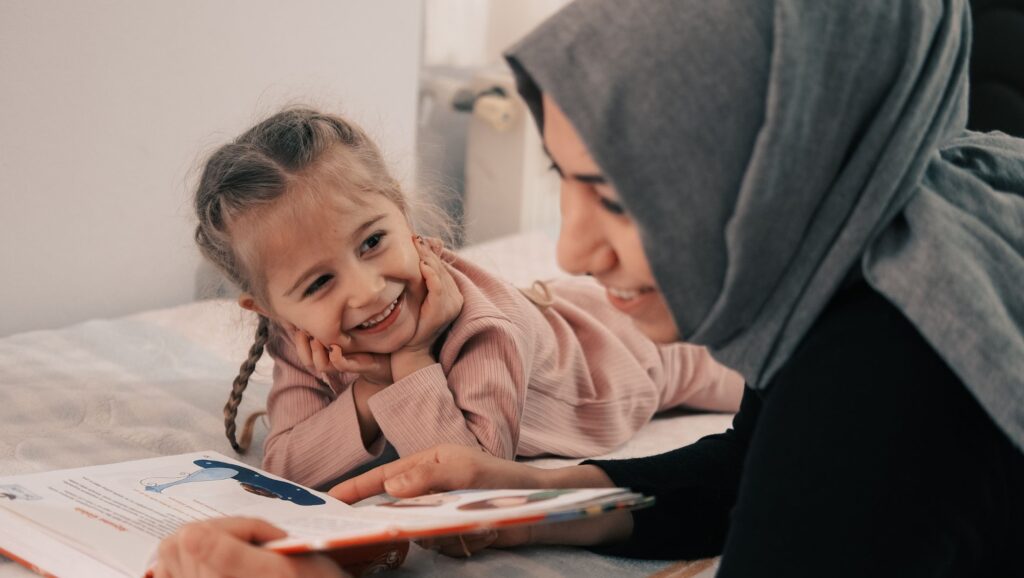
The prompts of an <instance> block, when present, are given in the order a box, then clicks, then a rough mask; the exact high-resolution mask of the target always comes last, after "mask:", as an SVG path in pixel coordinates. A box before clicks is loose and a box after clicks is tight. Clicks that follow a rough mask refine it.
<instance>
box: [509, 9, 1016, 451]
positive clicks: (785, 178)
mask: <svg viewBox="0 0 1024 578" xmlns="http://www.w3.org/2000/svg"><path fill="white" fill-rule="evenodd" d="M970 42H971V36H970V21H969V13H968V10H967V6H966V3H965V1H964V0H901V1H900V2H886V1H883V0H875V1H862V2H849V1H847V0H804V1H798V0H777V1H776V2H767V1H765V0H716V1H714V2H712V1H683V0H578V1H577V2H574V3H573V4H570V5H569V6H567V7H566V8H565V9H563V10H562V11H561V12H559V13H557V14H556V15H555V16H553V17H552V18H551V19H549V20H548V21H547V22H545V23H544V24H542V25H541V26H540V27H538V28H537V29H536V30H535V31H534V32H533V33H531V34H530V35H529V36H527V37H526V38H525V39H524V40H522V41H521V42H520V43H519V44H518V45H517V46H515V47H513V48H512V49H510V51H509V53H508V54H507V57H508V60H509V63H510V64H511V66H512V68H513V70H514V72H515V73H516V75H517V81H518V83H519V87H520V92H521V94H522V95H523V97H524V98H525V99H526V101H527V103H528V104H529V106H530V108H531V110H532V112H533V113H534V115H535V117H536V118H537V120H538V122H539V123H540V124H541V125H542V118H541V112H542V109H541V103H540V94H541V91H543V92H544V93H547V94H549V95H550V96H551V97H552V98H553V99H554V100H555V101H556V102H558V104H559V105H560V107H561V108H562V109H563V110H564V111H565V113H566V115H567V116H568V117H569V119H570V120H571V121H572V123H573V125H574V127H575V128H576V129H577V131H578V132H579V134H580V136H581V138H582V139H583V141H584V142H585V143H586V144H587V146H588V148H589V150H590V152H591V154H592V156H593V157H594V160H595V161H596V162H597V164H598V165H599V166H600V167H601V168H602V170H603V171H604V172H605V176H606V177H607V178H608V179H609V180H610V182H611V183H612V184H613V185H614V187H615V188H616V190H617V191H618V193H619V195H620V196H621V197H622V199H623V202H624V203H625V205H626V207H627V208H628V210H629V212H630V214H631V215H632V217H633V218H634V219H635V220H636V221H637V223H638V225H639V227H640V229H641V230H642V231H643V243H644V249H645V252H646V254H647V256H648V258H649V260H650V262H651V266H652V269H653V271H654V274H655V277H656V278H657V281H658V285H659V288H660V289H661V291H662V292H663V294H664V295H665V297H666V299H667V300H668V303H669V306H670V307H671V309H672V311H673V315H674V316H675V319H676V322H677V324H678V326H679V328H680V333H681V335H680V337H681V338H682V339H685V340H687V341H692V342H695V343H698V344H702V345H707V346H708V347H709V348H710V349H711V351H712V353H713V354H714V355H715V357H717V358H718V359H719V360H720V361H722V362H723V363H725V364H726V365H729V366H731V367H733V368H735V369H737V370H738V371H739V372H740V373H741V374H743V376H744V377H745V378H746V379H747V381H748V383H749V384H750V385H751V386H752V387H755V388H764V387H765V386H766V385H767V384H768V383H769V381H770V380H771V378H772V376H773V375H774V374H775V373H776V372H777V371H778V370H779V368H780V367H781V366H782V365H783V364H784V363H785V362H786V360H787V359H788V358H789V357H790V355H791V354H792V353H793V351H794V350H795V349H796V348H797V346H798V345H799V344H800V341H801V339H802V338H803V337H804V335H805V334H806V333H807V331H808V330H809V329H810V327H811V326H812V324H813V323H814V322H815V320H816V319H817V317H818V315H819V314H820V313H821V311H822V309H823V308H824V307H825V305H826V304H827V303H828V301H829V299H830V298H831V296H832V295H833V294H834V293H835V291H836V290H837V288H838V287H839V286H840V285H841V284H842V283H843V282H844V281H845V280H848V279H849V278H850V277H851V276H859V275H863V276H864V278H865V279H866V280H867V282H868V283H869V284H870V285H871V286H872V287H873V288H874V289H875V290H877V291H878V292H879V293H881V294H882V295H884V296H885V297H886V298H887V299H889V300H890V301H891V302H892V303H893V304H894V305H895V306H896V307H898V308H899V309H900V310H901V311H902V312H903V313H904V314H905V315H906V316H907V317H908V319H910V321H911V322H912V323H913V324H914V326H915V327H916V328H917V329H918V330H919V331H920V332H921V334H922V335H923V336H924V337H925V339H926V340H927V341H928V342H929V343H930V344H931V345H932V346H933V347H934V348H935V350H936V351H937V352H938V353H939V354H940V355H941V356H942V358H943V359H944V360H945V361H946V362H947V363H948V364H949V365H950V367H951V368H952V369H953V370H954V372H956V374H957V375H958V376H959V377H960V378H961V379H962V380H963V381H964V383H965V384H966V386H967V387H968V389H969V390H970V391H971V392H972V393H973V394H974V396H975V397H976V398H977V399H978V400H979V401H980V402H981V404H982V405H983V406H984V407H985V409H986V411H987V412H988V413H989V415H990V416H992V418H993V419H994V420H995V421H996V423H998V425H999V426H1000V427H1001V428H1002V429H1003V430H1004V431H1005V432H1006V433H1007V434H1008V436H1009V437H1010V438H1011V439H1012V440H1013V441H1014V442H1015V443H1016V444H1017V446H1018V447H1022V448H1024V290H1022V287H1024V196H1022V195H1024V142H1022V141H1021V140H1018V139H1014V138H1011V137H1008V136H1006V135H1002V134H998V133H990V134H985V135H982V134H978V133H971V132H968V131H967V130H966V129H965V121H966V111H967V106H966V105H967V102H966V99H967V64H968V55H969V48H970ZM1007 57H1008V58H1009V57H1011V56H1010V55H1007ZM863 361H864V363H867V364H870V363H871V360H870V359H865V360H863ZM823 377H826V376H823Z"/></svg>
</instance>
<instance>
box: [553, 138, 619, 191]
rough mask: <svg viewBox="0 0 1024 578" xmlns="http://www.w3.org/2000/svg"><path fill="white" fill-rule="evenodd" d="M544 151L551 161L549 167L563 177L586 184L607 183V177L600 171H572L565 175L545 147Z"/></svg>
mask: <svg viewBox="0 0 1024 578" xmlns="http://www.w3.org/2000/svg"><path fill="white" fill-rule="evenodd" d="M544 152H545V153H546V154H547V155H548V160H550V161H551V168H553V169H555V172H556V173H558V176H560V177H562V178H563V179H572V180H574V181H579V182H581V183H585V184H588V185H606V184H608V179H606V178H605V176H604V175H602V174H601V173H573V174H571V175H567V174H565V171H563V170H562V167H561V166H559V165H558V163H556V162H555V159H554V158H552V156H551V153H549V152H548V149H547V148H546V147H545V149H544Z"/></svg>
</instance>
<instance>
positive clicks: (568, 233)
mask: <svg viewBox="0 0 1024 578" xmlns="http://www.w3.org/2000/svg"><path fill="white" fill-rule="evenodd" d="M578 186H579V185H578V184H576V183H573V182H571V181H563V182H562V193H561V210H562V225H561V229H560V231H559V233H558V245H557V256H558V266H559V267H561V268H562V269H563V270H565V271H566V272H567V273H572V274H573V275H583V274H587V273H590V274H598V273H603V272H605V271H607V270H609V269H611V268H612V267H614V266H615V264H616V263H617V262H618V258H617V256H616V254H615V251H614V249H613V248H612V245H611V244H610V243H609V240H608V238H607V236H606V234H605V231H604V229H603V227H602V226H601V222H602V221H601V216H602V215H600V213H598V212H597V211H600V210H601V209H600V208H599V207H597V206H596V205H597V201H596V199H595V198H593V194H592V192H591V191H588V190H577V189H576V187H578Z"/></svg>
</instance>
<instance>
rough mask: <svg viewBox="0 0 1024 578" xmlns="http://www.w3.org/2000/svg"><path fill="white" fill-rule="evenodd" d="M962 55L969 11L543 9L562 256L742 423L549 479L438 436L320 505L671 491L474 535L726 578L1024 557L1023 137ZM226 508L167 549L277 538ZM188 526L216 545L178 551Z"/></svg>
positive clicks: (524, 85) (895, 6) (914, 571)
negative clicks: (692, 360)
mask: <svg viewBox="0 0 1024 578" xmlns="http://www.w3.org/2000/svg"><path fill="white" fill-rule="evenodd" d="M969 44H970V30H969V23H968V21H967V14H966V6H965V3H964V1H963V0H945V1H942V0H932V1H928V0H914V1H911V0H907V1H904V2H899V3H887V2H871V3H868V2H846V1H844V0H828V1H823V0H814V1H810V0H807V1H805V2H798V1H795V0H794V1H785V0H779V1H777V2H775V3H774V5H772V4H771V3H767V2H763V1H761V0H719V1H716V2H678V1H676V2H672V1H670V0H630V1H628V2H623V0H593V1H586V0H581V1H579V2H576V3H574V4H572V5H570V6H568V7H567V8H566V9H565V10H563V11H562V12H560V13H558V14H557V15H555V16H554V17H553V18H551V19H550V20H549V21H548V22H546V23H545V24H543V25H542V26H541V27H539V28H538V29H537V30H536V31H535V32H533V33H532V34H531V35H530V36H528V37H527V38H526V39H524V40H523V41H522V42H521V43H520V44H519V45H518V46H517V47H515V48H513V49H512V50H511V51H510V54H509V61H510V63H511V65H512V67H513V70H514V71H515V72H516V74H517V76H518V80H519V85H520V90H521V93H522V94H523V96H524V97H525V99H526V100H527V102H528V103H529V104H530V106H531V109H532V111H533V113H534V115H535V116H536V117H537V119H538V122H539V123H540V126H541V127H542V132H543V136H544V141H545V144H546V146H547V148H548V150H549V152H550V153H551V156H552V160H553V161H554V164H555V166H556V168H557V169H558V170H559V172H560V174H561V176H562V178H563V185H562V211H563V216H562V218H563V223H562V224H563V226H562V230H561V236H560V239H559V246H558V253H559V255H558V256H559V262H560V264H561V265H562V266H563V267H564V268H566V269H567V270H569V271H570V272H574V273H581V274H582V273H587V274H592V275H594V276H595V277H596V278H597V279H598V280H599V281H601V282H602V283H605V284H606V285H608V286H609V288H610V293H609V298H610V299H611V300H612V301H613V303H616V304H618V305H620V306H621V307H622V308H623V309H624V310H626V311H628V312H630V314H631V315H633V316H634V319H635V321H636V322H637V324H638V326H639V327H640V328H641V329H642V330H643V331H644V332H645V333H647V334H648V335H650V336H651V337H654V338H656V339H659V340H662V341H666V340H673V339H685V340H687V341H693V342H696V343H699V344H703V345H707V346H708V347H709V348H710V349H711V350H712V352H713V354H714V355H715V356H716V357H717V358H718V359H719V360H720V361H722V362H724V363H725V364H726V365H729V366H732V367H734V368H735V369H737V370H739V371H740V373H742V374H743V375H744V377H745V378H746V380H747V385H748V389H747V391H746V393H745V396H744V400H743V405H742V407H741V409H740V412H739V413H738V414H737V416H736V418H735V421H734V425H733V428H732V429H731V430H729V431H728V432H726V433H724V434H719V435H715V436H710V437H707V438H704V439H702V440H700V441H699V442H697V443H695V444H693V445H691V446H688V447H685V448H680V449H678V450H675V451H673V452H670V453H668V454H664V455H661V456H653V457H650V458H641V459H634V460H623V461H611V462H608V461H606V462H600V461H598V462H588V463H585V464H584V465H581V466H575V467H571V468H563V469H560V470H553V471H544V470H537V469H534V468H530V467H528V466H525V465H522V464H516V463H512V462H507V461H501V460H494V459H490V458H487V457H486V456H483V455H482V454H481V453H479V452H473V451H471V450H466V449H460V448H453V447H442V448H436V449H434V450H428V451H427V452H423V453H421V454H418V455H416V456H412V457H409V458H405V459H402V460H400V461H398V462H394V463H392V464H388V465H386V466H383V467H381V468H378V469H376V470H373V471H371V472H368V473H366V474H364V475H363V476H360V477H358V478H355V479H353V480H350V481H348V482H346V483H344V484H342V485H340V486H338V487H336V488H335V489H334V490H332V493H333V494H334V495H336V496H337V497H340V498H341V499H344V500H348V501H351V500H355V499H359V498H362V497H365V496H368V495H372V494H375V493H378V492H380V491H382V490H385V489H386V490H387V491H388V492H389V493H391V494H393V495H395V496H400V497H406V496H413V495H418V494H422V493H425V492H427V491H430V490H441V489H451V488H461V487H524V488H532V487H574V486H575V487H579V486H608V485H621V486H629V487H632V488H634V489H636V490H639V491H642V492H645V493H648V494H653V495H655V496H656V498H657V504H656V505H655V506H654V507H652V508H650V509H647V510H642V511H638V512H635V513H618V514H613V515H608V516H604V517H599V518H596V519H594V520H585V521H581V522H576V523H572V524H570V525H561V526H547V527H537V528H535V529H533V530H516V531H508V532H506V533H502V534H488V535H479V536H470V537H467V538H466V542H467V546H468V547H469V548H470V549H476V548H480V547H484V546H486V545H488V544H491V545H514V544H519V543H524V542H531V543H542V542H554V543H563V544H583V545H590V546H602V547H603V548H604V550H605V551H608V552H612V553H618V554H625V555H632V556H643V557H662V558H692V557H703V556H711V555H715V554H718V553H722V554H723V559H722V564H721V567H720V571H719V572H720V575H721V576H749V575H797V576H804V575H808V576H810V575H814V576H817V575H876V574H880V573H881V574H893V575H901V576H904V575H929V576H933V575H941V576H946V575H963V574H970V575H988V574H997V573H999V571H1000V570H1001V569H1004V568H1007V567H1008V566H1009V564H1010V563H1011V559H1010V552H1014V551H1019V550H1020V548H1021V547H1024V533H1022V532H1024V530H1022V528H1021V527H1020V524H1019V520H1021V519H1024V491H1022V488H1024V454H1022V453H1021V448H1022V447H1024V385H1022V379H1024V378H1022V376H1024V335H1022V330H1021V328H1022V327H1024V292H1022V291H1021V290H1020V289H1019V287H1020V286H1022V285H1024V234H1022V229H1024V197H1022V196H1021V194H1022V191H1024V145H1022V143H1021V141H1019V140H1014V139H1011V138H1009V137H1005V136H1003V135H998V134H991V135H979V134H970V133H966V132H965V130H964V121H965V118H964V117H965V110H966V108H965V104H966V102H965V98H966V80H965V78H966V63H967V55H968V47H969ZM228 523H235V524H240V525H241V526H239V527H240V528H241V529H238V528H235V529H233V530H232V531H230V532H224V531H219V530H216V529H212V530H211V529H210V528H195V527H193V528H189V529H188V532H186V535H185V536H184V537H183V538H182V539H180V540H177V541H175V540H172V541H171V542H170V545H169V546H167V551H168V556H167V559H168V560H183V561H184V565H186V566H187V565H195V566H196V567H199V566H201V567H204V568H207V569H211V575H215V574H216V573H215V572H213V571H212V570H215V569H216V568H218V566H217V561H218V560H220V559H221V558H220V557H219V554H226V555H230V556H237V557H242V558H245V559H252V557H253V556H256V554H255V553H254V552H257V551H256V550H254V549H251V548H248V547H247V546H245V545H244V544H243V543H241V541H239V540H238V538H237V537H239V536H240V537H241V538H243V539H249V538H255V539H262V538H268V537H270V535H269V534H267V532H268V531H269V530H267V529H266V528H264V527H262V526H260V525H259V524H258V523H256V522H243V521H234V522H219V524H228ZM257 529H260V530H259V531H260V532H261V533H256V530H257ZM190 535H191V536H192V537H193V538H195V537H201V538H202V539H203V540H202V541H204V543H206V544H208V545H209V546H208V547H209V548H210V549H211V551H212V552H213V554H210V555H206V554H205V553H203V552H200V553H199V554H189V553H188V552H189V551H188V549H187V548H183V547H181V544H183V543H186V542H188V540H185V539H184V538H187V537H188V536H190ZM440 545H441V547H442V548H447V547H450V544H445V543H442V544H440ZM456 550H457V551H458V550H462V545H461V544H457V546H456ZM260 554H261V555H264V556H267V554H265V553H260ZM275 560H278V561H280V560H281V559H279V558H275ZM304 562H307V561H304ZM282 563H283V562H282ZM290 563H292V564H294V563H295V562H290ZM173 575H175V576H177V575H178V574H173ZM181 575H188V574H187V573H183V574H181ZM309 575H313V574H312V571H311V570H310V574H309Z"/></svg>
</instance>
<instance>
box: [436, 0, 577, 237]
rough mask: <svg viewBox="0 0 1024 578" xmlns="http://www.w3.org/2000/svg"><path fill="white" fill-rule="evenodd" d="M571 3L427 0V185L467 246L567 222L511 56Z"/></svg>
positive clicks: (554, 0)
mask: <svg viewBox="0 0 1024 578" xmlns="http://www.w3.org/2000/svg"><path fill="white" fill-rule="evenodd" d="M567 1H568V0H517V1H510V0H425V2H424V11H423V12H424V33H423V39H424V48H423V68H422V70H421V72H420V78H421V80H420V82H421V89H420V106H419V114H420V117H419V125H418V128H419V133H418V135H417V143H416V148H417V175H418V178H417V184H418V186H419V188H420V189H421V190H423V191H432V192H433V194H434V195H436V198H437V199H439V200H440V201H441V202H442V203H443V204H444V205H445V206H446V208H447V209H448V211H449V213H450V214H451V215H453V216H455V217H456V218H457V219H458V220H459V221H460V222H461V224H462V232H463V238H462V241H464V242H465V243H478V242H481V241H486V240H489V239H493V238H496V237H500V236H503V235H508V234H513V233H518V232H523V231H531V230H545V231H548V232H550V233H552V234H554V231H555V230H556V229H557V226H558V179H557V177H556V176H555V175H554V174H553V173H552V172H551V171H549V170H548V168H549V162H548V160H547V157H546V156H545V154H544V151H543V148H542V146H541V141H540V135H539V134H538V131H537V129H536V127H535V126H534V124H533V121H532V119H531V118H530V116H529V113H528V111H527V110H526V108H525V105H524V104H523V103H522V101H521V100H520V99H519V96H518V94H517V92H516V90H515V83H514V81H513V79H512V75H511V73H510V72H509V70H508V67H507V66H506V65H505V62H504V59H503V58H502V56H501V54H502V52H503V51H504V50H505V49H506V48H508V47H509V46H511V45H512V44H513V43H514V42H515V41H516V40H518V39H519V38H520V37H522V36H523V35H525V34H526V33H527V32H529V31H530V30H531V29H533V28H534V27H535V26H536V25H537V24H539V23H540V22H541V21H543V20H544V19H545V18H547V17H548V16H549V15H551V14H552V13H554V12H555V11H557V10H558V9H559V8H561V7H562V6H563V5H565V4H566V3H567Z"/></svg>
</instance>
